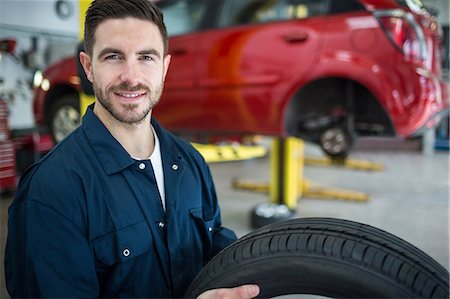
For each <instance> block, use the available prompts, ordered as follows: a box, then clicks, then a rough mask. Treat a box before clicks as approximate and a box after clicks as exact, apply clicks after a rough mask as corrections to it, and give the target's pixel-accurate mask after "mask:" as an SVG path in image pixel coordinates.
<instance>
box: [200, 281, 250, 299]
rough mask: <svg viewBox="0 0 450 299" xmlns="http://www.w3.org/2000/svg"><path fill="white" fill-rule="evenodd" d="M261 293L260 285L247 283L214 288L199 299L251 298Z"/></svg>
mask: <svg viewBox="0 0 450 299" xmlns="http://www.w3.org/2000/svg"><path fill="white" fill-rule="evenodd" d="M258 294H259V286H257V285H255V284H245V285H241V286H239V287H235V288H229V289H214V290H209V291H206V292H204V293H202V294H200V296H198V297H197V299H209V298H211V299H250V298H255V297H256V296H258Z"/></svg>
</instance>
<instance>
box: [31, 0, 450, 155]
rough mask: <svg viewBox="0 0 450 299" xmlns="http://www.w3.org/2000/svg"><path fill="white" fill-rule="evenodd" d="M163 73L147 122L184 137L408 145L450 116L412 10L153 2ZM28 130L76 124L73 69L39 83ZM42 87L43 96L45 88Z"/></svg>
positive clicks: (301, 1)
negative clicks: (382, 140) (375, 140)
mask: <svg viewBox="0 0 450 299" xmlns="http://www.w3.org/2000/svg"><path fill="white" fill-rule="evenodd" d="M158 5H160V6H161V8H162V10H163V12H164V15H165V20H166V24H167V27H168V30H169V35H170V43H169V45H170V46H169V52H170V54H171V55H172V62H171V65H170V69H169V73H168V76H167V79H166V82H165V91H164V93H163V96H162V99H161V102H160V103H159V104H158V106H157V107H156V109H155V116H156V117H157V119H158V120H159V121H160V122H161V123H162V124H163V125H164V126H165V127H167V128H168V129H170V130H172V131H174V132H176V133H178V134H180V135H185V136H199V135H205V136H208V135H209V136H215V137H217V136H223V137H226V136H246V135H251V134H259V135H271V136H298V137H301V138H303V139H305V140H307V141H312V142H315V143H318V144H320V145H321V146H322V148H323V149H324V150H325V152H327V153H328V154H329V155H331V156H336V157H342V156H345V155H347V153H348V151H349V149H350V146H351V144H352V143H353V141H354V138H355V136H358V135H359V136H368V135H384V136H389V135H390V136H399V137H404V138H407V137H412V136H417V135H419V134H420V132H421V130H422V129H424V128H427V127H432V126H434V125H436V123H437V122H438V120H439V116H440V114H442V113H446V111H447V108H448V106H449V99H448V87H447V85H446V84H445V83H444V81H443V80H442V69H441V63H442V57H441V55H442V31H441V28H440V26H439V24H438V23H437V22H436V19H435V18H434V17H433V16H431V15H430V14H429V13H428V12H427V10H426V9H425V8H424V7H423V6H422V5H421V3H420V1H419V0H404V1H402V0H360V1H358V0H346V1H341V0H273V1H267V0H247V1H234V0H214V1H211V0H210V1H208V0H171V1H169V0H160V1H158ZM44 75H45V77H46V78H47V79H48V80H49V82H50V85H49V89H48V90H46V91H44V90H43V89H42V88H40V89H37V90H36V94H35V101H34V108H35V114H36V120H37V121H38V122H40V123H42V124H45V125H47V126H49V128H50V129H51V132H52V134H53V136H54V137H55V139H56V140H57V141H59V140H61V139H62V138H63V137H64V136H65V135H67V133H69V132H70V131H71V130H73V129H74V127H76V126H77V125H78V123H79V108H78V107H79V106H78V105H79V100H78V92H79V90H80V80H79V77H78V75H77V66H76V60H75V58H74V57H71V58H68V59H66V60H63V61H60V62H59V63H57V64H55V65H52V66H50V67H49V68H48V69H47V70H46V71H45V73H44ZM47 87H48V86H47Z"/></svg>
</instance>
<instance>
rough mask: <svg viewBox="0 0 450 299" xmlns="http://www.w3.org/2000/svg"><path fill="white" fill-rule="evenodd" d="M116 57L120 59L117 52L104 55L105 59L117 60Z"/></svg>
mask: <svg viewBox="0 0 450 299" xmlns="http://www.w3.org/2000/svg"><path fill="white" fill-rule="evenodd" d="M118 59H120V56H119V55H117V54H112V55H108V56H106V57H105V60H118Z"/></svg>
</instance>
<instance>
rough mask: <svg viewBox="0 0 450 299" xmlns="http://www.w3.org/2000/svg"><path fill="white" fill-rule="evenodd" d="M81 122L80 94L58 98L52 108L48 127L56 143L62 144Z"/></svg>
mask: <svg viewBox="0 0 450 299" xmlns="http://www.w3.org/2000/svg"><path fill="white" fill-rule="evenodd" d="M80 121H81V115H80V100H79V98H78V94H66V95H64V96H62V97H61V98H58V99H57V100H56V101H55V102H54V103H53V104H52V106H51V109H50V113H49V119H48V125H49V128H50V132H51V134H52V137H53V140H54V141H55V143H58V142H60V141H61V140H63V139H64V138H66V136H67V135H69V134H70V133H71V132H72V131H74V130H75V129H76V128H77V127H78V126H79V125H80Z"/></svg>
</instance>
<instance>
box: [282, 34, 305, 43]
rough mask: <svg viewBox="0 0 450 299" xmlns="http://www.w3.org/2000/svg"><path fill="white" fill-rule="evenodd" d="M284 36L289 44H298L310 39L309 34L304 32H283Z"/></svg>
mask: <svg viewBox="0 0 450 299" xmlns="http://www.w3.org/2000/svg"><path fill="white" fill-rule="evenodd" d="M282 38H283V40H284V41H285V42H286V43H288V44H297V43H303V42H305V41H306V40H308V34H307V33H304V32H291V33H285V34H283V35H282Z"/></svg>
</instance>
